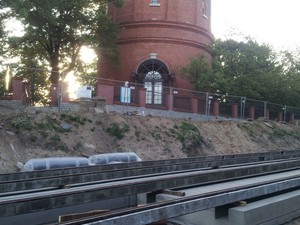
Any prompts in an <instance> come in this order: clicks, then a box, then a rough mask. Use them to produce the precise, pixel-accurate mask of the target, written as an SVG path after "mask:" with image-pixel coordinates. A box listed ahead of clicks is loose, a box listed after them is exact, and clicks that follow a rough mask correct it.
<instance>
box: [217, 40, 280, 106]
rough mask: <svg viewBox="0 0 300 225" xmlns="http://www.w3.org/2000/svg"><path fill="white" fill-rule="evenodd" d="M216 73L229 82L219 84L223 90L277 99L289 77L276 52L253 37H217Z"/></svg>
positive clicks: (263, 98)
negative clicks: (279, 62)
mask: <svg viewBox="0 0 300 225" xmlns="http://www.w3.org/2000/svg"><path fill="white" fill-rule="evenodd" d="M212 65H213V70H214V74H221V77H223V80H225V81H226V84H224V83H223V85H224V86H218V87H217V88H218V90H219V91H220V92H222V93H229V94H230V95H238V96H247V97H248V98H254V99H258V100H269V101H275V100H277V101H278V99H279V98H281V97H282V94H281V93H280V90H284V89H285V86H286V80H285V77H284V76H283V69H282V66H281V65H279V64H278V62H277V58H276V54H275V53H274V52H273V50H272V49H271V48H270V47H269V46H267V45H265V44H258V43H257V42H256V41H254V40H252V39H247V40H246V41H241V42H238V41H235V40H226V41H221V40H217V41H216V42H215V44H214V46H213V63H212Z"/></svg>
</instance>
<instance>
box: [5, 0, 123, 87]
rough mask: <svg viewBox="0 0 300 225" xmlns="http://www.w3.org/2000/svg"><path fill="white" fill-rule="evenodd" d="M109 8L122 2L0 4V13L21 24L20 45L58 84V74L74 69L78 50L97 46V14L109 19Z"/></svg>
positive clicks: (7, 1)
mask: <svg viewBox="0 0 300 225" xmlns="http://www.w3.org/2000/svg"><path fill="white" fill-rule="evenodd" d="M108 4H114V5H116V6H120V5H121V4H122V0H84V1H82V0H72V1H70V0H47V1H45V0H23V1H19V0H1V2H0V10H5V11H6V13H5V14H6V17H7V18H16V19H18V20H20V21H21V22H22V23H23V25H24V32H25V34H24V36H23V37H22V38H20V39H19V43H23V44H28V45H30V46H34V49H35V50H36V54H38V55H40V56H43V57H44V59H45V60H47V61H48V62H49V65H50V67H51V75H50V81H51V83H58V80H59V74H60V72H61V71H63V72H64V73H65V74H66V73H67V72H69V71H71V70H73V69H74V68H75V67H76V63H77V59H78V55H79V52H80V48H81V47H82V46H83V45H90V44H94V43H95V42H96V39H97V35H98V33H97V31H98V30H99V27H98V25H102V24H101V23H99V18H100V15H99V13H100V14H101V16H103V18H105V17H108V15H107V13H106V11H105V10H104V9H106V7H107V6H108ZM101 35H105V33H101ZM98 41H99V40H98ZM14 47H16V48H17V47H18V45H16V46H14ZM41 50H42V51H43V52H41Z"/></svg>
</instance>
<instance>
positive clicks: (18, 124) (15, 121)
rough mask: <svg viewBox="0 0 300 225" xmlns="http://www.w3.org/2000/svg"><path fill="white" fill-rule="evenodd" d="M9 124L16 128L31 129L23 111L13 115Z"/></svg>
mask: <svg viewBox="0 0 300 225" xmlns="http://www.w3.org/2000/svg"><path fill="white" fill-rule="evenodd" d="M11 125H12V126H13V127H15V128H17V129H24V130H32V128H33V125H32V123H31V121H30V120H29V118H28V116H27V115H26V114H25V113H21V114H18V115H16V116H14V117H13V118H12V120H11Z"/></svg>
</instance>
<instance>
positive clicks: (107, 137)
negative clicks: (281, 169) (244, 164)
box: [0, 108, 300, 225]
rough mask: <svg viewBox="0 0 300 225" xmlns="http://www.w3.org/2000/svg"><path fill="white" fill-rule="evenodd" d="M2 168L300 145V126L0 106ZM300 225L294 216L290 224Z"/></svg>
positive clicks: (193, 154)
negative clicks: (55, 160) (69, 159)
mask: <svg viewBox="0 0 300 225" xmlns="http://www.w3.org/2000/svg"><path fill="white" fill-rule="evenodd" d="M0 140H1V142H0V173H8V172H17V171H19V169H18V167H17V166H16V165H17V162H22V163H25V162H26V161H27V160H29V159H31V158H39V157H50V156H86V157H88V156H90V155H93V154H99V153H107V152H128V151H132V152H135V153H136V154H137V155H138V156H139V157H141V158H142V159H143V160H157V159H167V158H182V157H193V156H201V155H217V154H234V153H249V152H262V151H278V150H284V149H299V148H300V126H297V125H291V124H285V123H278V122H273V121H265V120H261V121H244V122H233V121H211V122H192V121H188V120H179V119H170V118H159V117H153V116H137V115H122V114H119V113H116V112H110V113H95V112H88V113H87V112H86V113H82V112H81V113H78V114H64V113H62V114H58V113H51V112H44V111H39V110H37V111H31V112H28V113H26V112H23V113H15V112H13V111H11V112H7V110H6V111H5V113H4V112H1V108H0ZM292 224H294V225H297V224H300V223H299V222H298V223H297V221H294V222H293V223H291V225H292Z"/></svg>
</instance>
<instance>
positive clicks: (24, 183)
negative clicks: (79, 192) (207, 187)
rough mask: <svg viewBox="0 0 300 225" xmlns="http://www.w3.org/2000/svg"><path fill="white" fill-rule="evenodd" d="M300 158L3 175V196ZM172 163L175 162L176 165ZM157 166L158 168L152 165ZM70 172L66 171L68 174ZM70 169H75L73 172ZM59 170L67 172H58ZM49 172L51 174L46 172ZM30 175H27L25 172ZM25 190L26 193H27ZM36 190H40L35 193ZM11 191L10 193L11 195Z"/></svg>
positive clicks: (266, 156) (242, 157)
mask: <svg viewBox="0 0 300 225" xmlns="http://www.w3.org/2000/svg"><path fill="white" fill-rule="evenodd" d="M298 154H299V156H300V151H296V150H291V151H280V152H275V153H270V152H267V153H253V154H238V155H225V156H208V157H198V158H186V159H175V160H162V161H155V162H156V163H157V162H159V163H161V164H159V165H156V163H153V161H148V162H140V163H132V164H131V163H126V164H120V165H117V166H113V165H106V166H96V167H91V168H76V169H75V170H76V171H77V172H78V171H80V170H82V171H83V172H82V173H77V172H76V173H74V174H73V173H71V174H69V173H65V174H61V175H59V174H56V175H53V174H51V173H50V175H51V176H46V177H44V176H37V177H33V178H31V177H30V178H27V176H25V177H24V178H23V179H21V178H22V177H19V179H17V180H5V181H1V178H2V179H3V176H4V177H6V175H0V197H1V196H5V195H11V194H13V192H20V191H24V193H25V192H31V191H34V190H32V189H48V190H53V189H58V188H61V187H65V186H69V185H74V184H78V183H87V182H96V181H97V182H98V181H99V180H110V179H116V178H126V177H130V176H145V175H150V174H155V173H167V172H170V173H171V172H175V171H178V172H179V171H182V170H193V169H205V168H218V167H222V166H231V165H233V164H235V165H239V164H246V163H251V162H252V163H253V162H262V161H269V160H276V159H281V158H283V159H287V158H292V157H298ZM172 162H176V163H173V164H172ZM153 165H155V166H153ZM68 170H69V169H66V171H68ZM71 170H74V168H73V169H71ZM57 171H64V170H55V171H53V172H54V173H56V172H57ZM39 172H40V173H42V174H43V173H45V171H36V172H32V173H29V174H36V173H39ZM46 172H47V173H49V172H48V171H46ZM25 174H28V173H25ZM25 190H26V191H25ZM36 191H37V190H36ZM8 192H11V193H8Z"/></svg>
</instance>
